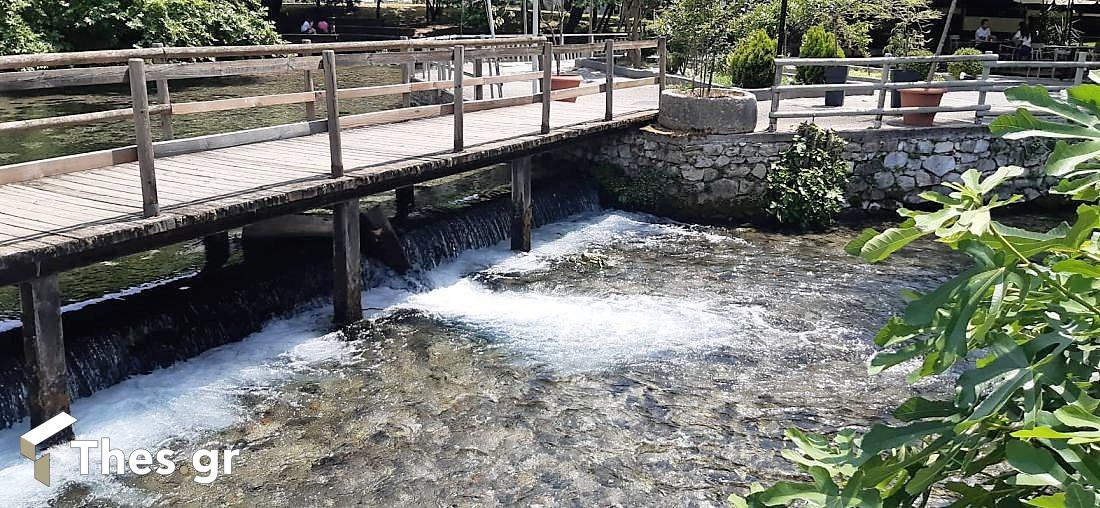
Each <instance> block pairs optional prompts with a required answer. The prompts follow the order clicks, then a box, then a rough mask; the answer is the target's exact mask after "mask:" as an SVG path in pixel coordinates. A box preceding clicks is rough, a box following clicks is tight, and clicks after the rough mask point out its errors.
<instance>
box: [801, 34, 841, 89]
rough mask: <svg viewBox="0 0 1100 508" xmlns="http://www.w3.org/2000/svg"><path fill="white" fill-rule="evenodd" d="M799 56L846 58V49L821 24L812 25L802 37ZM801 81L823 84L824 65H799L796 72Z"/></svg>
mask: <svg viewBox="0 0 1100 508" xmlns="http://www.w3.org/2000/svg"><path fill="white" fill-rule="evenodd" d="M798 56H799V58H844V50H843V49H840V45H839V44H837V41H836V35H834V34H833V33H832V32H826V31H825V28H823V27H821V26H815V27H811V28H810V29H809V30H808V31H806V35H804V36H803V37H802V46H801V48H799V50H798ZM795 77H797V79H798V82H799V83H805V84H810V85H813V84H821V83H824V82H825V68H824V67H809V66H808V67H799V68H798V70H797V71H796V72H795Z"/></svg>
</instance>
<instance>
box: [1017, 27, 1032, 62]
mask: <svg viewBox="0 0 1100 508" xmlns="http://www.w3.org/2000/svg"><path fill="white" fill-rule="evenodd" d="M1012 40H1013V41H1014V42H1015V43H1016V51H1015V52H1013V53H1012V58H1013V59H1014V60H1031V28H1029V27H1028V26H1027V23H1020V29H1019V30H1017V31H1016V33H1015V34H1013V36H1012Z"/></svg>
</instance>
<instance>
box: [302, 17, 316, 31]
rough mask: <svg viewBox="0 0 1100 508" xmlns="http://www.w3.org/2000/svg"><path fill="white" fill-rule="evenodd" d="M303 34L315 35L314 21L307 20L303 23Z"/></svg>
mask: <svg viewBox="0 0 1100 508" xmlns="http://www.w3.org/2000/svg"><path fill="white" fill-rule="evenodd" d="M302 33H304V34H308V33H313V22H312V21H310V20H308V19H307V20H305V21H303V22H302Z"/></svg>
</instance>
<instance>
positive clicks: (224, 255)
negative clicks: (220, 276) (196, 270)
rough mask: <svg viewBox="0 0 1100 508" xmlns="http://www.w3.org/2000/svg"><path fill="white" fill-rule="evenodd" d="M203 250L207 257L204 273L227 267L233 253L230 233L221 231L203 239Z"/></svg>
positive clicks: (204, 263) (203, 267) (203, 268)
mask: <svg viewBox="0 0 1100 508" xmlns="http://www.w3.org/2000/svg"><path fill="white" fill-rule="evenodd" d="M202 250H203V254H204V256H205V259H204V262H203V266H202V271H204V272H209V271H211V270H216V269H218V268H221V267H223V266H225V263H226V262H227V261H229V256H230V254H231V253H232V245H231V244H230V242H229V231H221V232H218V233H214V234H212V235H206V236H204V237H202Z"/></svg>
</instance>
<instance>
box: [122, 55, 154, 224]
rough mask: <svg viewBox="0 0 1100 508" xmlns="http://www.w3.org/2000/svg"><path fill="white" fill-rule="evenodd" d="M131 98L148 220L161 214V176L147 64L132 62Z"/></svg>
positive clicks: (144, 207) (142, 194)
mask: <svg viewBox="0 0 1100 508" xmlns="http://www.w3.org/2000/svg"><path fill="white" fill-rule="evenodd" d="M128 63H129V66H130V67H129V72H130V97H131V98H132V99H133V104H134V134H135V137H136V143H135V144H136V145H137V157H138V168H139V170H140V172H141V209H142V212H143V213H144V215H145V216H146V217H153V216H155V215H157V214H158V213H160V204H159V203H158V200H157V174H156V170H155V169H154V166H153V134H152V133H151V132H150V131H149V123H150V122H149V89H148V88H146V85H145V60H142V59H140V58H131V59H130V60H129V62H128Z"/></svg>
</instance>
